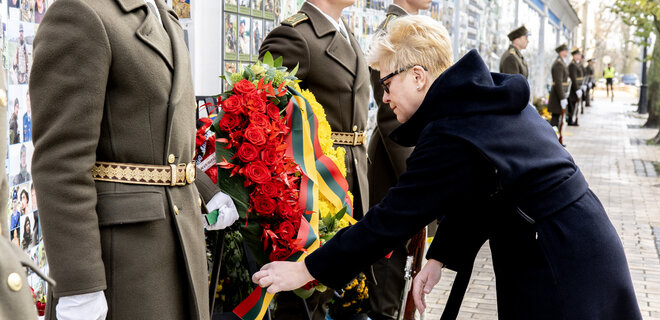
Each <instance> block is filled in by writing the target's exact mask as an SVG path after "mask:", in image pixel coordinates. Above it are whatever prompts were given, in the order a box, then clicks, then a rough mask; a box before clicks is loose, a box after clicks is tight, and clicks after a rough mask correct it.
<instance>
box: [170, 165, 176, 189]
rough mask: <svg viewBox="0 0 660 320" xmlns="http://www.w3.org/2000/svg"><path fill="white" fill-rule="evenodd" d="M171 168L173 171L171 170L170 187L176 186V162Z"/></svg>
mask: <svg viewBox="0 0 660 320" xmlns="http://www.w3.org/2000/svg"><path fill="white" fill-rule="evenodd" d="M170 170H171V171H172V172H170V177H171V178H170V187H174V186H176V172H177V170H176V164H171V165H170Z"/></svg>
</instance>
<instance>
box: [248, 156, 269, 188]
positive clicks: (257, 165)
mask: <svg viewBox="0 0 660 320" xmlns="http://www.w3.org/2000/svg"><path fill="white" fill-rule="evenodd" d="M243 175H244V176H245V177H246V178H248V179H250V181H252V182H254V183H258V184H262V183H266V182H269V181H270V180H271V177H270V170H268V167H266V165H265V164H264V163H263V162H261V161H254V162H250V163H248V164H247V165H245V167H243Z"/></svg>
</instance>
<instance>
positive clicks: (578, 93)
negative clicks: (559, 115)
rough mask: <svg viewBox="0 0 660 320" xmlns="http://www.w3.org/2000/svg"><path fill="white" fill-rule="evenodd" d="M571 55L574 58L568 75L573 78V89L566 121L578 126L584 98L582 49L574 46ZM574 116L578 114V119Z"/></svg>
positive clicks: (569, 66)
mask: <svg viewBox="0 0 660 320" xmlns="http://www.w3.org/2000/svg"><path fill="white" fill-rule="evenodd" d="M571 55H572V56H573V60H572V61H571V63H570V64H569V65H568V76H569V77H570V78H571V91H570V94H569V96H568V110H567V112H566V117H567V120H566V123H567V124H568V125H569V126H578V125H579V124H578V120H577V112H579V110H578V108H579V103H580V99H581V98H582V82H583V81H584V75H583V74H582V66H581V64H580V60H581V58H582V54H581V53H580V49H578V48H573V50H572V51H571ZM573 116H576V119H573Z"/></svg>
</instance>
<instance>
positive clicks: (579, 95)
mask: <svg viewBox="0 0 660 320" xmlns="http://www.w3.org/2000/svg"><path fill="white" fill-rule="evenodd" d="M575 94H576V95H577V97H578V99H580V98H582V90H577V91H575Z"/></svg>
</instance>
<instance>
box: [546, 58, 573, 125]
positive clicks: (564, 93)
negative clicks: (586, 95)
mask: <svg viewBox="0 0 660 320" xmlns="http://www.w3.org/2000/svg"><path fill="white" fill-rule="evenodd" d="M550 71H551V74H552V86H551V87H550V99H549V101H548V112H550V113H557V114H559V113H561V100H563V99H567V98H568V68H567V67H566V63H565V62H564V60H563V59H562V58H560V57H557V58H556V59H555V62H553V63H552V68H551V70H550Z"/></svg>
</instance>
